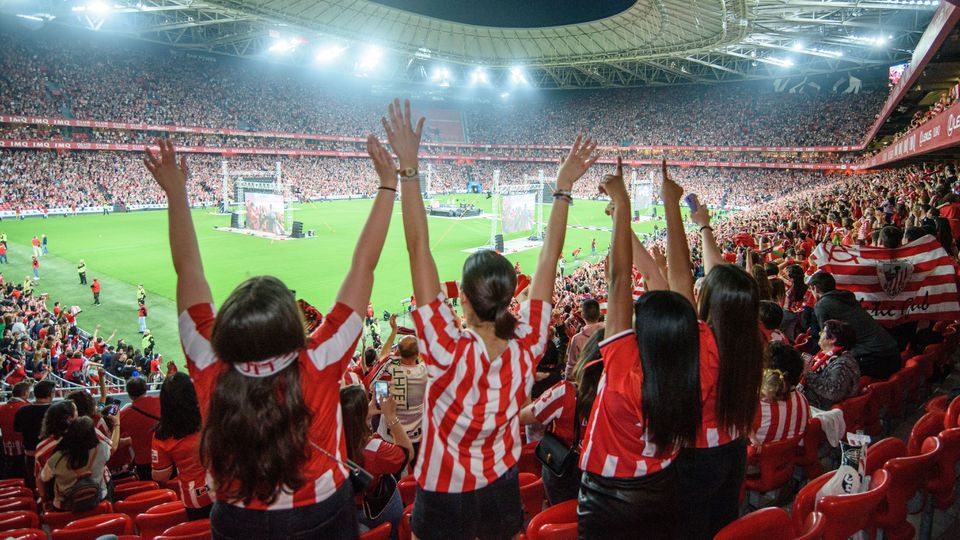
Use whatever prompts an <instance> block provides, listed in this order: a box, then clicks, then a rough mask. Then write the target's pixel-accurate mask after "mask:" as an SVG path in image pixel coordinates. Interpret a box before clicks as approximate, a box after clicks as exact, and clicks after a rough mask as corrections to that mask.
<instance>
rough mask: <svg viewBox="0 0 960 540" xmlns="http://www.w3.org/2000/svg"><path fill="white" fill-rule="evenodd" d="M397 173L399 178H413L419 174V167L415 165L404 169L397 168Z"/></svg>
mask: <svg viewBox="0 0 960 540" xmlns="http://www.w3.org/2000/svg"><path fill="white" fill-rule="evenodd" d="M397 173H399V174H400V178H413V177H414V176H417V175H418V174H420V169H417V168H416V167H407V168H406V169H397Z"/></svg>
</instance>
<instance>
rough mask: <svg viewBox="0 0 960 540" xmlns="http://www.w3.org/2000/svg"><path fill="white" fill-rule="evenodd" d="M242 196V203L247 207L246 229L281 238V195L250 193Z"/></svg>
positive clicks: (282, 223)
mask: <svg viewBox="0 0 960 540" xmlns="http://www.w3.org/2000/svg"><path fill="white" fill-rule="evenodd" d="M243 195H244V203H246V205H247V223H246V228H247V229H250V230H254V231H260V232H263V233H267V234H275V235H278V236H283V234H284V216H283V211H284V209H283V195H280V194H278V193H256V192H250V191H248V192H246V193H244V194H243Z"/></svg>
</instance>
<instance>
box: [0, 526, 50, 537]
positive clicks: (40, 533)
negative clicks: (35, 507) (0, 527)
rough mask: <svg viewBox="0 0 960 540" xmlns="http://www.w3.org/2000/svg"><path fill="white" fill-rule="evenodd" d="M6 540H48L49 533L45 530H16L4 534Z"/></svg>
mask: <svg viewBox="0 0 960 540" xmlns="http://www.w3.org/2000/svg"><path fill="white" fill-rule="evenodd" d="M3 538H4V540H47V533H46V531H44V530H43V529H37V528H30V529H14V530H12V531H4V532H3Z"/></svg>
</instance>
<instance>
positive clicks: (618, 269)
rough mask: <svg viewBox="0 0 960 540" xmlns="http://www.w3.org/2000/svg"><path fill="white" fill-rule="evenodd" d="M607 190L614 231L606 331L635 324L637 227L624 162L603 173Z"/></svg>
mask: <svg viewBox="0 0 960 540" xmlns="http://www.w3.org/2000/svg"><path fill="white" fill-rule="evenodd" d="M602 187H603V190H604V191H605V192H606V193H607V195H609V196H610V199H611V200H612V201H613V235H612V236H611V238H610V278H609V283H608V285H607V317H606V335H608V336H613V335H614V334H617V333H619V332H623V331H624V330H629V329H630V328H632V327H633V239H632V238H631V236H633V229H632V228H631V227H630V196H629V195H628V194H627V187H626V186H625V185H624V183H623V166H622V165H621V162H620V158H619V157H618V158H617V170H616V173H614V174H607V175H604V177H603V184H602Z"/></svg>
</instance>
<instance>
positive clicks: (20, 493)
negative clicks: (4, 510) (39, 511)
mask: <svg viewBox="0 0 960 540" xmlns="http://www.w3.org/2000/svg"><path fill="white" fill-rule="evenodd" d="M33 496H34V493H33V490H32V489H30V488H28V487H24V486H7V487H0V499H10V498H13V497H33Z"/></svg>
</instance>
